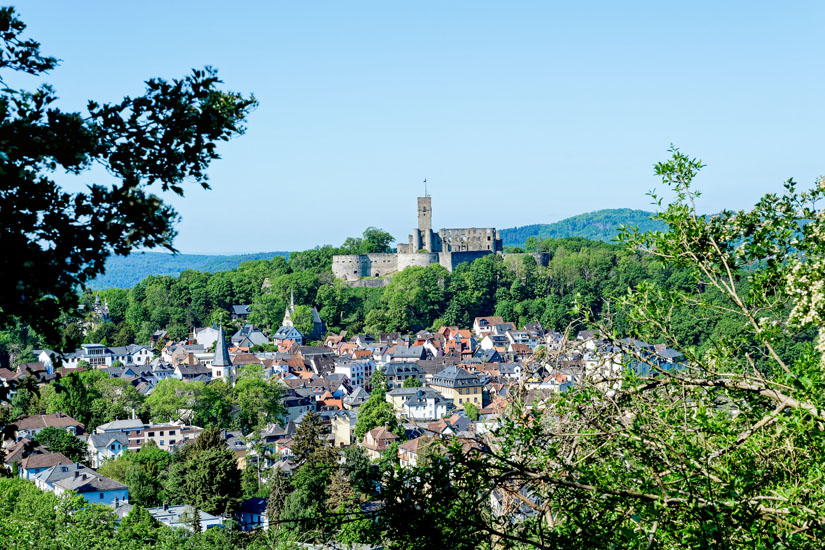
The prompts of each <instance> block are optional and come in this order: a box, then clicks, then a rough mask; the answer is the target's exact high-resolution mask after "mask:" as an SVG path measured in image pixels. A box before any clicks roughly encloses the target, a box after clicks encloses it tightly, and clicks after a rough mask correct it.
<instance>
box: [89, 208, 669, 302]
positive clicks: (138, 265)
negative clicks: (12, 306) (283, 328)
mask: <svg viewBox="0 0 825 550" xmlns="http://www.w3.org/2000/svg"><path fill="white" fill-rule="evenodd" d="M652 215H653V213H651V212H646V211H644V210H631V209H629V208H617V209H607V210H598V211H596V212H589V213H586V214H580V215H578V216H573V217H570V218H567V219H564V220H561V221H558V222H555V223H551V224H533V225H524V226H520V227H510V228H506V229H501V230H500V233H501V236H502V239H503V240H504V244H505V245H506V246H514V247H524V245H525V242H526V241H527V239H528V238H529V237H534V238H536V239H539V240H542V239H550V238H553V239H561V238H569V237H581V238H585V239H589V240H595V241H604V242H614V241H615V240H616V237H617V236H618V234H619V229H620V227H621V226H628V227H630V226H632V227H638V228H639V229H640V230H642V231H649V230H658V229H661V228H662V225H661V223H658V222H655V221H652V220H651V219H650V217H651V216H652ZM393 240H394V239H393V238H392V236H390V235H389V233H386V232H383V231H381V230H378V229H376V228H372V227H371V228H368V229H367V230H366V231H365V232H364V235H363V237H357V238H353V237H350V238H348V239H347V240H346V241H345V242H344V243H343V244H342V245H341V246H340V247H339V248H338V249H337V252H336V253H339V254H366V253H371V252H390V251H391V250H392V249H391V248H390V246H389V245H390V243H392V242H393ZM289 254H290V253H289V252H285V251H276V252H255V253H250V254H235V255H221V254H176V255H173V254H168V253H165V252H135V253H133V254H130V255H129V256H126V257H122V256H112V257H110V258H109V259H108V260H107V262H106V272H105V273H104V274H102V275H100V276H98V277H97V278H96V279H94V280H93V281H91V282H90V283H89V284H88V287H89V288H91V289H92V290H104V289H107V288H129V287H132V286H134V285H136V284H137V283H139V282H140V281H141V280H142V279H144V278H146V277H149V276H151V275H179V274H180V273H183V272H184V271H186V270H187V269H191V270H194V271H202V272H207V273H216V272H218V271H227V270H230V269H235V268H237V267H238V266H239V265H240V264H241V263H242V262H247V261H252V260H268V259H272V258H274V257H275V256H283V257H284V258H288V257H289Z"/></svg>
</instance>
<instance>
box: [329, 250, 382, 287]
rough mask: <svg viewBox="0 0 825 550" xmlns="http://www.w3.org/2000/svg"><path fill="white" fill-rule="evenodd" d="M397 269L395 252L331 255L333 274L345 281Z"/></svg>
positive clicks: (379, 274) (375, 275) (376, 275)
mask: <svg viewBox="0 0 825 550" xmlns="http://www.w3.org/2000/svg"><path fill="white" fill-rule="evenodd" d="M397 271H398V256H396V255H395V254H346V255H339V256H333V257H332V273H333V275H335V276H336V277H337V278H338V279H343V280H345V281H357V280H358V279H361V278H362V277H378V276H381V275H390V274H392V273H396V272H397Z"/></svg>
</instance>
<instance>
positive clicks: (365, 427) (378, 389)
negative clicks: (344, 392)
mask: <svg viewBox="0 0 825 550" xmlns="http://www.w3.org/2000/svg"><path fill="white" fill-rule="evenodd" d="M372 385H373V388H372V392H371V393H370V397H369V399H367V400H366V402H364V404H363V405H361V407H359V409H358V420H357V421H356V423H355V430H354V434H353V435H354V436H355V439H356V441H361V440H362V439H363V438H364V435H366V433H367V432H368V431H370V430H371V429H373V428H377V427H378V426H387V428H388V429H389V430H390V431H392V432H398V431H399V429H400V428H399V426H398V419H396V417H395V411H394V410H393V408H392V405H391V404H390V403H389V402H388V401H387V377H386V376H385V375H384V373H382V372H381V370H380V369H377V370H376V371H375V373H374V374H373V375H372Z"/></svg>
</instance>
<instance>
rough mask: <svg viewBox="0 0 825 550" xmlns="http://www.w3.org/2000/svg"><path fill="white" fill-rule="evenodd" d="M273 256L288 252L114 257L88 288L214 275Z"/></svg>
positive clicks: (127, 285)
mask: <svg viewBox="0 0 825 550" xmlns="http://www.w3.org/2000/svg"><path fill="white" fill-rule="evenodd" d="M275 256H283V257H285V258H286V257H288V256H289V252H258V253H255V254H238V255H234V256H218V255H206V254H178V255H177V256H173V255H172V254H168V253H165V252H139V253H135V254H130V255H129V256H126V257H123V256H113V257H111V258H109V259H108V260H107V262H106V273H104V274H103V275H101V276H100V277H98V278H97V279H95V280H94V281H92V282H91V283H89V288H91V289H93V290H102V289H105V288H130V287H132V286H134V285H135V284H136V283H139V282H140V281H141V280H142V279H143V278H145V277H148V276H149V275H177V274H179V273H181V272H183V271H186V270H187V269H194V270H196V271H206V272H209V273H215V272H218V271H227V270H229V269H235V268H236V267H238V266H239V265H240V264H241V262H248V261H250V260H269V259H271V258H274V257H275Z"/></svg>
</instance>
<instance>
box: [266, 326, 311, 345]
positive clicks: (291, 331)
mask: <svg viewBox="0 0 825 550" xmlns="http://www.w3.org/2000/svg"><path fill="white" fill-rule="evenodd" d="M285 340H294V341H295V342H298V345H299V346H303V345H304V335H303V334H301V331H299V330H298V329H297V328H295V327H293V326H286V325H285V326H282V327H281V328H279V329H278V330H276V331H275V333H274V334H273V335H272V341H273V342H274V343H275V345H278V344H279V343H281V342H283V341H285Z"/></svg>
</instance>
